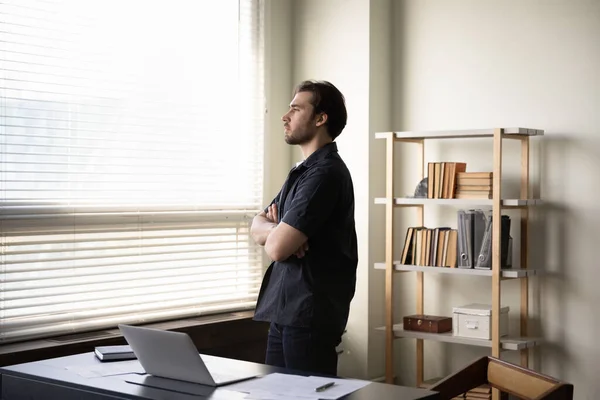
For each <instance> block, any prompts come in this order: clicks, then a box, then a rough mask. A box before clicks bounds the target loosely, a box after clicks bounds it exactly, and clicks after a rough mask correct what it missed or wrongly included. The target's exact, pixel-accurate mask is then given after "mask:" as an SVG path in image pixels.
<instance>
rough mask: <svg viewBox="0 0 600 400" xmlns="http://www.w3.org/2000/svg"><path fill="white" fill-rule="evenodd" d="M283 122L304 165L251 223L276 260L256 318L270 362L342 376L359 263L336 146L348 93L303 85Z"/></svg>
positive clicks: (349, 191) (350, 194)
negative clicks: (340, 351) (263, 324)
mask: <svg viewBox="0 0 600 400" xmlns="http://www.w3.org/2000/svg"><path fill="white" fill-rule="evenodd" d="M281 119H282V120H283V127H284V131H285V141H286V143H288V144H290V145H298V146H300V149H301V150H302V153H303V155H304V161H303V162H302V163H301V164H299V165H298V166H296V167H295V168H292V170H291V171H290V173H289V175H288V177H287V179H286V181H285V183H284V184H283V186H282V188H281V190H280V192H279V194H278V195H277V196H276V197H275V199H273V201H272V202H271V204H270V205H269V206H268V207H267V208H266V209H265V210H264V211H263V212H261V213H260V214H258V215H257V216H255V217H254V220H253V221H252V230H251V233H252V237H253V239H254V240H255V241H256V242H257V243H258V244H259V245H261V246H265V251H266V252H267V254H268V255H269V257H270V258H271V259H272V260H273V262H272V263H271V265H270V266H269V268H268V270H267V272H266V274H265V276H264V279H263V283H262V286H261V289H260V294H259V297H258V301H257V305H256V313H255V316H254V319H255V320H258V321H269V322H270V323H271V325H270V328H269V338H268V342H267V354H266V363H267V364H269V365H275V366H279V367H286V368H291V369H297V370H303V371H308V372H313V373H321V374H328V375H337V353H336V346H337V345H338V344H339V343H340V342H341V337H342V333H343V332H344V329H345V327H346V323H347V321H348V313H349V309H350V301H351V300H352V298H353V297H354V290H355V286H356V265H357V263H358V255H357V243H356V231H355V225H354V189H353V185H352V178H351V177H350V173H349V171H348V168H347V167H346V165H345V164H344V162H343V161H342V159H341V158H340V156H339V154H338V151H337V145H336V143H334V142H333V140H334V139H335V138H336V137H338V135H339V134H340V133H341V132H342V130H343V129H344V127H345V126H346V119H347V113H346V105H345V100H344V96H343V95H342V93H340V91H339V90H338V89H337V88H336V87H335V86H333V85H332V84H331V83H329V82H325V81H305V82H302V83H300V85H298V87H297V88H296V90H295V91H294V96H293V100H292V102H291V103H290V109H289V111H288V112H287V113H286V114H285V115H284V116H283V117H282V118H281Z"/></svg>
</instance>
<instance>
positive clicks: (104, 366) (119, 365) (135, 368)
mask: <svg viewBox="0 0 600 400" xmlns="http://www.w3.org/2000/svg"><path fill="white" fill-rule="evenodd" d="M65 368H66V369H68V370H69V371H73V372H75V373H76V374H78V375H80V376H83V377H84V378H99V377H101V376H112V375H122V374H132V373H133V374H144V373H145V372H146V371H144V368H142V366H141V365H140V363H139V361H137V360H131V361H118V362H108V363H95V364H89V365H71V366H68V367H65Z"/></svg>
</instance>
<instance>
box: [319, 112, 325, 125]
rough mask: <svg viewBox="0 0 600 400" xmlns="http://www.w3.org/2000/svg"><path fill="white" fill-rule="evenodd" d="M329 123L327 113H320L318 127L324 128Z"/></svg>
mask: <svg viewBox="0 0 600 400" xmlns="http://www.w3.org/2000/svg"><path fill="white" fill-rule="evenodd" d="M326 122H327V114H325V113H320V114H319V115H318V116H317V126H322V125H325V123H326Z"/></svg>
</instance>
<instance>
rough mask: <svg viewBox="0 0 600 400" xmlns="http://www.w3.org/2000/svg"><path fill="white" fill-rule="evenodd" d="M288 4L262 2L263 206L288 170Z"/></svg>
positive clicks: (290, 85)
mask: <svg viewBox="0 0 600 400" xmlns="http://www.w3.org/2000/svg"><path fill="white" fill-rule="evenodd" d="M291 22H292V2H291V0H277V1H266V2H265V86H266V87H265V103H266V107H265V112H266V118H265V171H264V176H265V186H264V198H265V203H267V202H270V201H271V199H273V197H275V196H276V195H277V193H278V192H279V189H280V188H281V185H282V184H283V182H284V181H285V178H286V177H287V174H288V172H289V170H290V169H291V167H292V164H293V163H292V152H291V149H290V147H289V146H288V145H287V144H286V143H285V140H284V139H283V123H282V122H281V116H282V115H283V114H285V113H286V112H287V108H288V104H289V102H290V95H291V93H292V88H293V83H292V30H291V29H290V25H291Z"/></svg>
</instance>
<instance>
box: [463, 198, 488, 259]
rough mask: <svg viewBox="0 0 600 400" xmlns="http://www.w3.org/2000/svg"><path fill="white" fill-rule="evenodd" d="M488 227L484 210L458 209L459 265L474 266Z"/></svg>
mask: <svg viewBox="0 0 600 400" xmlns="http://www.w3.org/2000/svg"><path fill="white" fill-rule="evenodd" d="M485 229H486V217H485V214H484V212H483V210H479V209H477V210H459V211H458V267H459V268H474V267H475V263H476V257H477V256H478V255H479V253H480V250H481V246H482V242H483V239H484V234H485Z"/></svg>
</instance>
